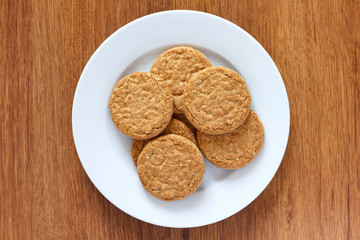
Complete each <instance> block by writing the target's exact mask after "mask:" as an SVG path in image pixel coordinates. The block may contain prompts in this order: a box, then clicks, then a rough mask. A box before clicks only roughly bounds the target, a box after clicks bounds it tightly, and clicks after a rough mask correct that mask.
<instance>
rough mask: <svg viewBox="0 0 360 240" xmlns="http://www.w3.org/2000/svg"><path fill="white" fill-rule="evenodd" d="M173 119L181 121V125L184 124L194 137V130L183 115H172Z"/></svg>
mask: <svg viewBox="0 0 360 240" xmlns="http://www.w3.org/2000/svg"><path fill="white" fill-rule="evenodd" d="M173 118H176V119H179V120H180V121H182V122H183V123H185V124H186V126H188V127H189V128H190V129H191V131H192V132H193V133H194V134H195V135H196V131H197V130H196V128H195V127H194V126H193V125H192V124H191V123H190V122H189V120H188V119H187V118H186V116H185V114H183V113H182V114H174V115H173Z"/></svg>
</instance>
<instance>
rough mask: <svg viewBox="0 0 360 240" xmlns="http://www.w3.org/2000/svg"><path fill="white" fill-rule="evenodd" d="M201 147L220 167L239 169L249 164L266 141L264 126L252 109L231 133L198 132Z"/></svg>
mask: <svg viewBox="0 0 360 240" xmlns="http://www.w3.org/2000/svg"><path fill="white" fill-rule="evenodd" d="M197 140H198V144H199V147H200V149H201V151H202V153H203V154H204V155H205V157H206V158H207V159H208V160H209V162H211V163H212V164H214V165H215V166H218V167H220V168H226V169H237V168H241V167H244V166H245V165H247V164H249V163H250V162H251V161H252V160H253V159H254V158H255V157H256V155H257V154H258V153H259V152H260V150H261V148H262V146H263V143H264V127H263V125H262V123H261V121H260V119H259V117H258V116H257V114H256V113H255V112H254V111H253V110H250V113H249V116H248V117H247V118H246V120H245V122H244V124H242V125H241V126H240V127H239V128H238V129H236V130H235V131H233V132H231V133H227V134H222V135H209V134H206V133H203V132H200V131H198V132H197Z"/></svg>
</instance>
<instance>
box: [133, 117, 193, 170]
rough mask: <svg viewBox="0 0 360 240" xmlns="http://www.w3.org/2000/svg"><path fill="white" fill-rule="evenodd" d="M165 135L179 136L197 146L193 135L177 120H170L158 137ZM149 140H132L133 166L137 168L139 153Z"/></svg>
mask: <svg viewBox="0 0 360 240" xmlns="http://www.w3.org/2000/svg"><path fill="white" fill-rule="evenodd" d="M166 134H176V135H179V136H183V137H186V138H187V139H189V140H190V141H191V142H193V143H194V144H195V145H197V142H196V138H195V135H194V133H193V132H192V131H191V130H190V128H189V127H188V126H186V124H185V123H183V122H182V121H180V120H178V119H175V118H173V119H171V121H170V123H169V124H168V125H167V126H166V128H165V129H164V131H162V132H161V133H160V135H159V136H163V135H166ZM149 141H150V140H149V139H146V140H137V139H134V140H133V143H132V146H131V157H132V159H133V161H134V164H135V166H137V160H138V157H139V155H140V153H141V151H142V150H143V149H144V147H145V145H146V144H148V143H149Z"/></svg>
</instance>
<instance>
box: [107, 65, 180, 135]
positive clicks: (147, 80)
mask: <svg viewBox="0 0 360 240" xmlns="http://www.w3.org/2000/svg"><path fill="white" fill-rule="evenodd" d="M156 78H157V77H156V76H155V75H151V74H149V73H146V72H137V73H133V74H130V75H128V76H126V77H124V78H122V79H121V80H120V81H119V82H118V83H117V84H116V85H115V87H114V89H113V92H112V94H111V97H110V102H109V108H110V113H111V118H112V120H113V122H114V123H115V126H116V127H117V128H118V129H119V130H120V131H121V132H122V133H124V134H126V135H127V136H129V137H131V138H135V139H149V138H152V137H154V136H156V135H158V134H159V133H160V132H161V131H163V130H164V129H165V127H166V126H167V124H168V123H169V121H170V119H171V116H172V112H173V98H172V96H171V93H170V90H169V89H168V88H167V87H166V86H163V85H162V84H160V83H159V82H158V81H157V80H156Z"/></svg>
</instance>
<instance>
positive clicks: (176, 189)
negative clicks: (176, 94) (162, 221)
mask: <svg viewBox="0 0 360 240" xmlns="http://www.w3.org/2000/svg"><path fill="white" fill-rule="evenodd" d="M204 171H205V166H204V160H203V157H202V155H201V153H200V150H199V149H198V148H197V147H196V146H195V144H193V143H192V142H191V141H190V140H188V139H187V138H185V137H182V136H179V135H175V134H168V135H165V136H162V137H158V138H156V139H154V140H152V141H151V142H149V143H148V144H147V145H146V146H145V148H144V149H143V151H142V152H141V154H140V156H139V159H138V166H137V172H138V174H139V178H140V181H141V183H142V185H143V187H144V188H145V189H146V190H147V191H149V192H150V193H151V194H152V195H153V196H155V197H157V198H159V199H162V200H165V201H173V200H179V199H183V198H185V197H187V196H189V195H191V194H192V193H194V192H195V191H196V190H197V189H198V187H199V186H200V184H201V181H202V179H203V175H204Z"/></svg>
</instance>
